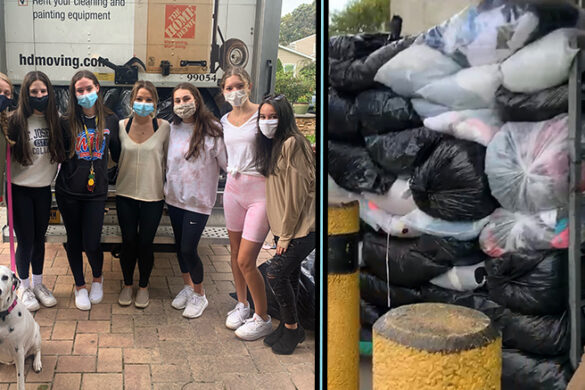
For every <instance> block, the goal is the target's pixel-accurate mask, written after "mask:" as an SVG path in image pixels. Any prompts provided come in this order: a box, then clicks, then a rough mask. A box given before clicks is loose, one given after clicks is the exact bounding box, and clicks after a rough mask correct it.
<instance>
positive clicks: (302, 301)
mask: <svg viewBox="0 0 585 390" xmlns="http://www.w3.org/2000/svg"><path fill="white" fill-rule="evenodd" d="M316 304H317V299H316V296H315V250H313V251H312V252H311V253H309V255H308V256H307V258H306V259H305V260H303V261H302V262H301V274H300V275H299V293H298V295H297V315H298V316H299V321H300V319H301V318H302V319H303V324H304V325H303V327H304V328H306V329H311V330H314V329H315V312H316V309H315V305H316Z"/></svg>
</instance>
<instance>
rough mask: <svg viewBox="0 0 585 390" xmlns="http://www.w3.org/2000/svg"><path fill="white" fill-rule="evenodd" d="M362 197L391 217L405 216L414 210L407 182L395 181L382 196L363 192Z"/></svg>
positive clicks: (414, 205) (402, 180)
mask: <svg viewBox="0 0 585 390" xmlns="http://www.w3.org/2000/svg"><path fill="white" fill-rule="evenodd" d="M362 196H363V197H364V198H366V199H367V200H370V201H372V202H374V203H375V204H376V206H378V207H379V208H381V209H382V210H384V211H386V212H388V213H390V214H393V215H398V216H402V215H406V214H408V213H410V212H411V211H413V210H415V209H416V204H415V203H414V200H413V199H412V192H410V188H409V187H408V181H407V180H404V179H396V181H395V182H394V184H392V187H390V190H388V192H387V193H385V194H384V195H378V194H373V193H371V192H363V193H362Z"/></svg>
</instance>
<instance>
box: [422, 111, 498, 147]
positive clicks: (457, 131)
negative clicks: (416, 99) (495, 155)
mask: <svg viewBox="0 0 585 390" xmlns="http://www.w3.org/2000/svg"><path fill="white" fill-rule="evenodd" d="M424 125H425V127H427V128H429V129H431V130H435V131H438V132H441V133H445V134H449V135H452V136H454V137H456V138H459V139H465V140H468V141H473V142H477V143H479V144H482V145H484V146H487V145H488V144H489V143H490V141H491V140H492V138H493V137H494V135H495V134H496V133H497V132H498V131H499V130H500V127H502V125H503V123H502V122H501V120H500V117H499V115H498V113H497V111H495V110H492V109H483V110H465V111H449V112H445V113H443V114H440V115H437V116H435V117H432V118H427V119H425V120H424Z"/></svg>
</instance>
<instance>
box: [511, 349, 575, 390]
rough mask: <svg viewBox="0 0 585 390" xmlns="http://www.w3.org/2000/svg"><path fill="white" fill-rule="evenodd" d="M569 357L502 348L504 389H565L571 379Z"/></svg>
mask: <svg viewBox="0 0 585 390" xmlns="http://www.w3.org/2000/svg"><path fill="white" fill-rule="evenodd" d="M571 376H572V369H571V363H570V362H569V357H568V356H566V355H564V356H559V357H548V356H539V355H533V354H528V353H523V352H520V351H518V350H516V349H507V348H504V349H502V390H565V389H566V388H567V385H568V384H569V381H570V380H571Z"/></svg>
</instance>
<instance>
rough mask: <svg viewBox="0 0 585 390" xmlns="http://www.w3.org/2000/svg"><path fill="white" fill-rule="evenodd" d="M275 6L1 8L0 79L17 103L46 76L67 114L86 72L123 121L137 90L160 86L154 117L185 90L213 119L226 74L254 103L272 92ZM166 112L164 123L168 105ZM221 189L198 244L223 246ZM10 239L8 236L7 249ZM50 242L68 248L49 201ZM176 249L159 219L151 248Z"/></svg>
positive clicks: (62, 3) (218, 1)
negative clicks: (29, 83) (248, 85)
mask: <svg viewBox="0 0 585 390" xmlns="http://www.w3.org/2000/svg"><path fill="white" fill-rule="evenodd" d="M281 6H282V0H0V72H3V73H6V74H7V75H8V77H9V78H10V79H11V80H12V81H13V83H14V84H15V85H16V86H17V88H16V91H17V93H18V85H19V84H20V83H21V82H22V80H23V78H24V76H25V75H26V74H27V73H28V72H30V71H33V70H39V71H42V72H44V73H46V74H47V75H48V76H49V79H50V80H51V82H52V83H53V85H54V86H55V89H56V92H57V97H58V100H59V108H60V110H61V111H64V109H65V107H66V104H65V103H66V101H67V99H68V96H67V95H68V93H67V87H68V85H69V82H70V80H71V77H72V76H73V74H74V73H75V72H76V71H77V70H80V69H88V70H90V71H92V72H94V73H95V74H96V76H97V78H98V79H99V80H100V84H101V85H102V90H103V93H104V94H105V97H106V99H105V102H106V104H107V105H109V106H110V108H113V109H114V111H115V112H117V113H118V115H119V116H120V117H122V116H125V115H127V113H128V112H129V107H128V100H129V99H128V98H129V90H130V89H131V87H132V85H133V84H134V82H135V81H136V80H150V81H152V82H153V83H154V84H155V85H156V86H157V88H158V91H159V95H160V97H161V104H159V116H162V115H161V112H160V111H161V109H163V108H164V107H165V105H164V104H163V103H164V100H165V99H166V101H167V103H168V101H169V98H170V91H171V89H172V88H173V87H174V86H175V85H177V84H178V83H180V82H184V81H188V82H191V83H193V84H194V85H195V86H197V87H198V88H199V89H200V91H201V92H202V96H203V98H204V99H205V103H206V105H207V106H208V107H209V108H210V109H211V110H212V111H213V112H214V113H215V114H216V115H217V116H220V115H222V114H224V113H225V112H226V109H227V108H229V105H227V106H226V103H225V102H224V101H223V97H222V96H221V92H220V90H219V88H218V82H219V80H220V79H221V77H222V75H223V73H224V71H225V70H226V69H228V68H229V67H230V66H242V67H244V68H245V69H246V70H247V71H248V72H249V73H250V75H251V77H252V82H253V85H254V88H253V90H252V97H251V98H252V100H253V101H260V100H261V99H262V98H263V97H264V96H265V95H267V94H269V93H272V92H273V90H274V77H275V73H276V63H277V54H278V36H279V28H280V13H281ZM124 99H125V100H124ZM166 108H167V114H168V113H169V112H170V104H167V105H166ZM163 117H164V116H163ZM224 183H225V177H223V178H222V179H221V180H220V186H219V189H218V197H217V202H216V207H215V208H214V210H213V213H212V215H211V216H210V219H209V221H208V224H207V228H206V231H205V233H204V235H203V239H208V240H211V241H214V242H221V243H224V242H227V232H226V231H225V223H224V218H223V208H222V198H223V196H222V195H223V185H224ZM114 196H115V186H114V185H111V186H110V197H109V198H108V202H107V204H106V207H107V209H106V210H105V212H106V215H105V218H104V228H103V232H102V242H103V243H104V244H114V243H119V242H121V235H120V231H119V227H118V224H117V218H116V212H115V202H114ZM7 232H8V229H7V228H6V227H5V228H4V230H3V238H4V240H7V237H8V235H7V234H8V233H7ZM47 241H50V242H65V241H66V236H65V229H64V226H63V225H62V221H61V219H60V215H59V211H58V209H57V206H56V203H55V202H54V201H53V210H52V216H51V225H50V226H49V231H48V232H47ZM173 242H174V241H173V235H172V229H171V226H170V221H169V219H168V216H166V213H165V214H163V219H162V221H161V224H160V227H159V230H158V232H157V236H156V238H155V244H160V245H162V246H163V247H164V245H168V244H172V243H173Z"/></svg>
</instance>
